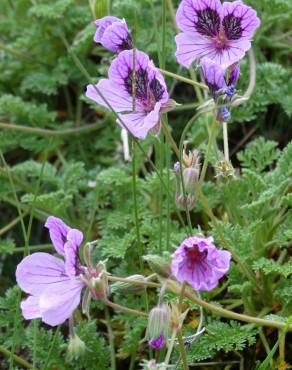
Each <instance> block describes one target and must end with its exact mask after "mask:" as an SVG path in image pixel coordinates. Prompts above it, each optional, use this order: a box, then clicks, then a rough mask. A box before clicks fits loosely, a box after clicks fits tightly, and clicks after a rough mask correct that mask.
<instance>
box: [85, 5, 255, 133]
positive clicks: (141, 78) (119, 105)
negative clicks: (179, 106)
mask: <svg viewBox="0 0 292 370" xmlns="http://www.w3.org/2000/svg"><path fill="white" fill-rule="evenodd" d="M176 21H177V25H178V27H179V28H180V30H181V31H182V32H181V33H179V34H178V35H177V36H176V38H175V40H176V44H177V52H176V58H177V61H178V62H179V63H180V64H181V65H182V66H184V67H190V66H191V64H192V63H193V62H194V61H196V60H200V67H201V69H202V72H203V75H204V79H205V82H206V84H207V85H208V87H209V90H210V93H211V95H212V97H213V99H214V101H215V103H221V105H223V106H222V107H221V109H220V110H219V114H218V115H217V119H218V121H227V120H228V119H229V116H230V113H229V111H228V109H227V107H226V106H224V104H223V103H224V102H230V101H231V99H232V98H233V96H234V93H235V86H236V83H237V81H238V78H239V72H240V67H239V61H240V60H241V59H242V58H243V57H244V55H245V52H246V51H247V50H248V49H249V48H250V47H251V39H252V37H253V34H254V32H255V30H256V29H257V28H258V27H259V25H260V20H259V18H258V17H257V15H256V12H255V11H254V10H253V9H252V8H251V7H249V6H247V5H245V4H243V3H242V2H241V1H240V0H238V1H234V2H232V3H230V2H225V3H223V4H221V2H220V0H183V1H181V4H180V6H179V8H178V11H177V15H176ZM96 25H97V31H96V34H95V37H94V41H95V42H97V43H101V44H102V45H103V46H104V47H105V48H107V49H108V50H110V51H112V52H114V53H116V54H117V57H116V58H115V59H114V60H113V61H112V64H111V66H110V68H109V71H108V77H109V78H108V79H101V80H100V81H99V82H98V84H97V85H96V86H94V85H89V86H88V87H87V92H86V96H87V97H88V98H90V99H92V100H94V101H95V102H97V103H98V104H101V105H103V106H104V107H106V108H108V109H113V110H114V111H115V112H116V113H118V117H119V118H118V119H117V123H118V124H119V125H120V126H122V127H124V128H126V129H127V130H128V131H129V132H131V134H132V135H133V136H135V137H136V138H138V139H144V138H145V137H146V136H147V133H148V132H149V131H150V130H152V131H153V132H154V133H157V132H158V131H159V121H160V117H161V113H163V112H166V111H169V110H170V109H172V108H173V107H174V106H175V102H174V101H172V100H170V99H169V94H168V91H167V87H166V84H165V81H164V78H163V76H162V74H161V73H160V72H159V70H158V69H157V68H156V67H155V65H154V63H153V61H152V60H150V58H149V57H148V55H146V54H145V53H144V52H142V51H139V50H134V49H133V40H132V37H131V34H130V31H129V29H128V27H127V24H126V22H125V20H120V19H118V18H116V17H111V16H108V17H104V18H102V19H100V20H97V21H96Z"/></svg>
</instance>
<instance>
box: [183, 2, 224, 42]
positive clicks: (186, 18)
mask: <svg viewBox="0 0 292 370" xmlns="http://www.w3.org/2000/svg"><path fill="white" fill-rule="evenodd" d="M221 13H222V5H221V3H220V1H219V0H183V1H182V2H181V4H180V6H179V8H178V11H177V14H176V21H177V25H178V27H179V28H180V29H181V30H182V31H184V32H188V33H193V32H198V33H199V34H200V35H203V36H207V37H214V36H216V35H218V33H219V30H220V21H221Z"/></svg>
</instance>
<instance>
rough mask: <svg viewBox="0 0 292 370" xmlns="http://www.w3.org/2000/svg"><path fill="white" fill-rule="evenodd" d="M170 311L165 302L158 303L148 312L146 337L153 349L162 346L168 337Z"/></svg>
mask: <svg viewBox="0 0 292 370" xmlns="http://www.w3.org/2000/svg"><path fill="white" fill-rule="evenodd" d="M169 322H170V312H169V308H168V306H167V305H166V304H164V303H163V304H160V305H158V306H156V307H154V308H152V310H151V311H150V313H149V320H148V326H147V330H146V337H147V339H148V343H149V345H150V346H151V347H152V348H153V349H159V348H162V347H164V345H165V343H166V340H167V338H168V331H169Z"/></svg>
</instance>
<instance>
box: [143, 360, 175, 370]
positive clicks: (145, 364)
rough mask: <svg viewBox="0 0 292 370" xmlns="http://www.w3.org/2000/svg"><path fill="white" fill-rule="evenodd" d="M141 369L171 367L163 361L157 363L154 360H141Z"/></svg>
mask: <svg viewBox="0 0 292 370" xmlns="http://www.w3.org/2000/svg"><path fill="white" fill-rule="evenodd" d="M140 365H141V367H142V370H166V369H168V368H170V367H171V365H169V366H167V365H166V364H165V363H164V362H160V363H157V362H156V360H150V361H148V360H143V361H142V362H141V364H140Z"/></svg>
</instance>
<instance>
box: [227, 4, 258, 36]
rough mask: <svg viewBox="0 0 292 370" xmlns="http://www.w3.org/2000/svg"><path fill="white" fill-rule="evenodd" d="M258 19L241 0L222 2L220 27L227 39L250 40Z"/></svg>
mask: <svg viewBox="0 0 292 370" xmlns="http://www.w3.org/2000/svg"><path fill="white" fill-rule="evenodd" d="M259 25H260V20H259V18H258V17H257V13H256V11H255V10H254V9H252V8H251V7H250V6H247V5H245V4H243V3H242V2H241V1H234V2H232V3H229V2H225V3H223V19H222V27H223V31H224V34H225V36H226V38H227V39H228V40H240V39H249V40H251V39H252V37H253V34H254V32H255V30H256V29H257V28H258V27H259Z"/></svg>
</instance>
